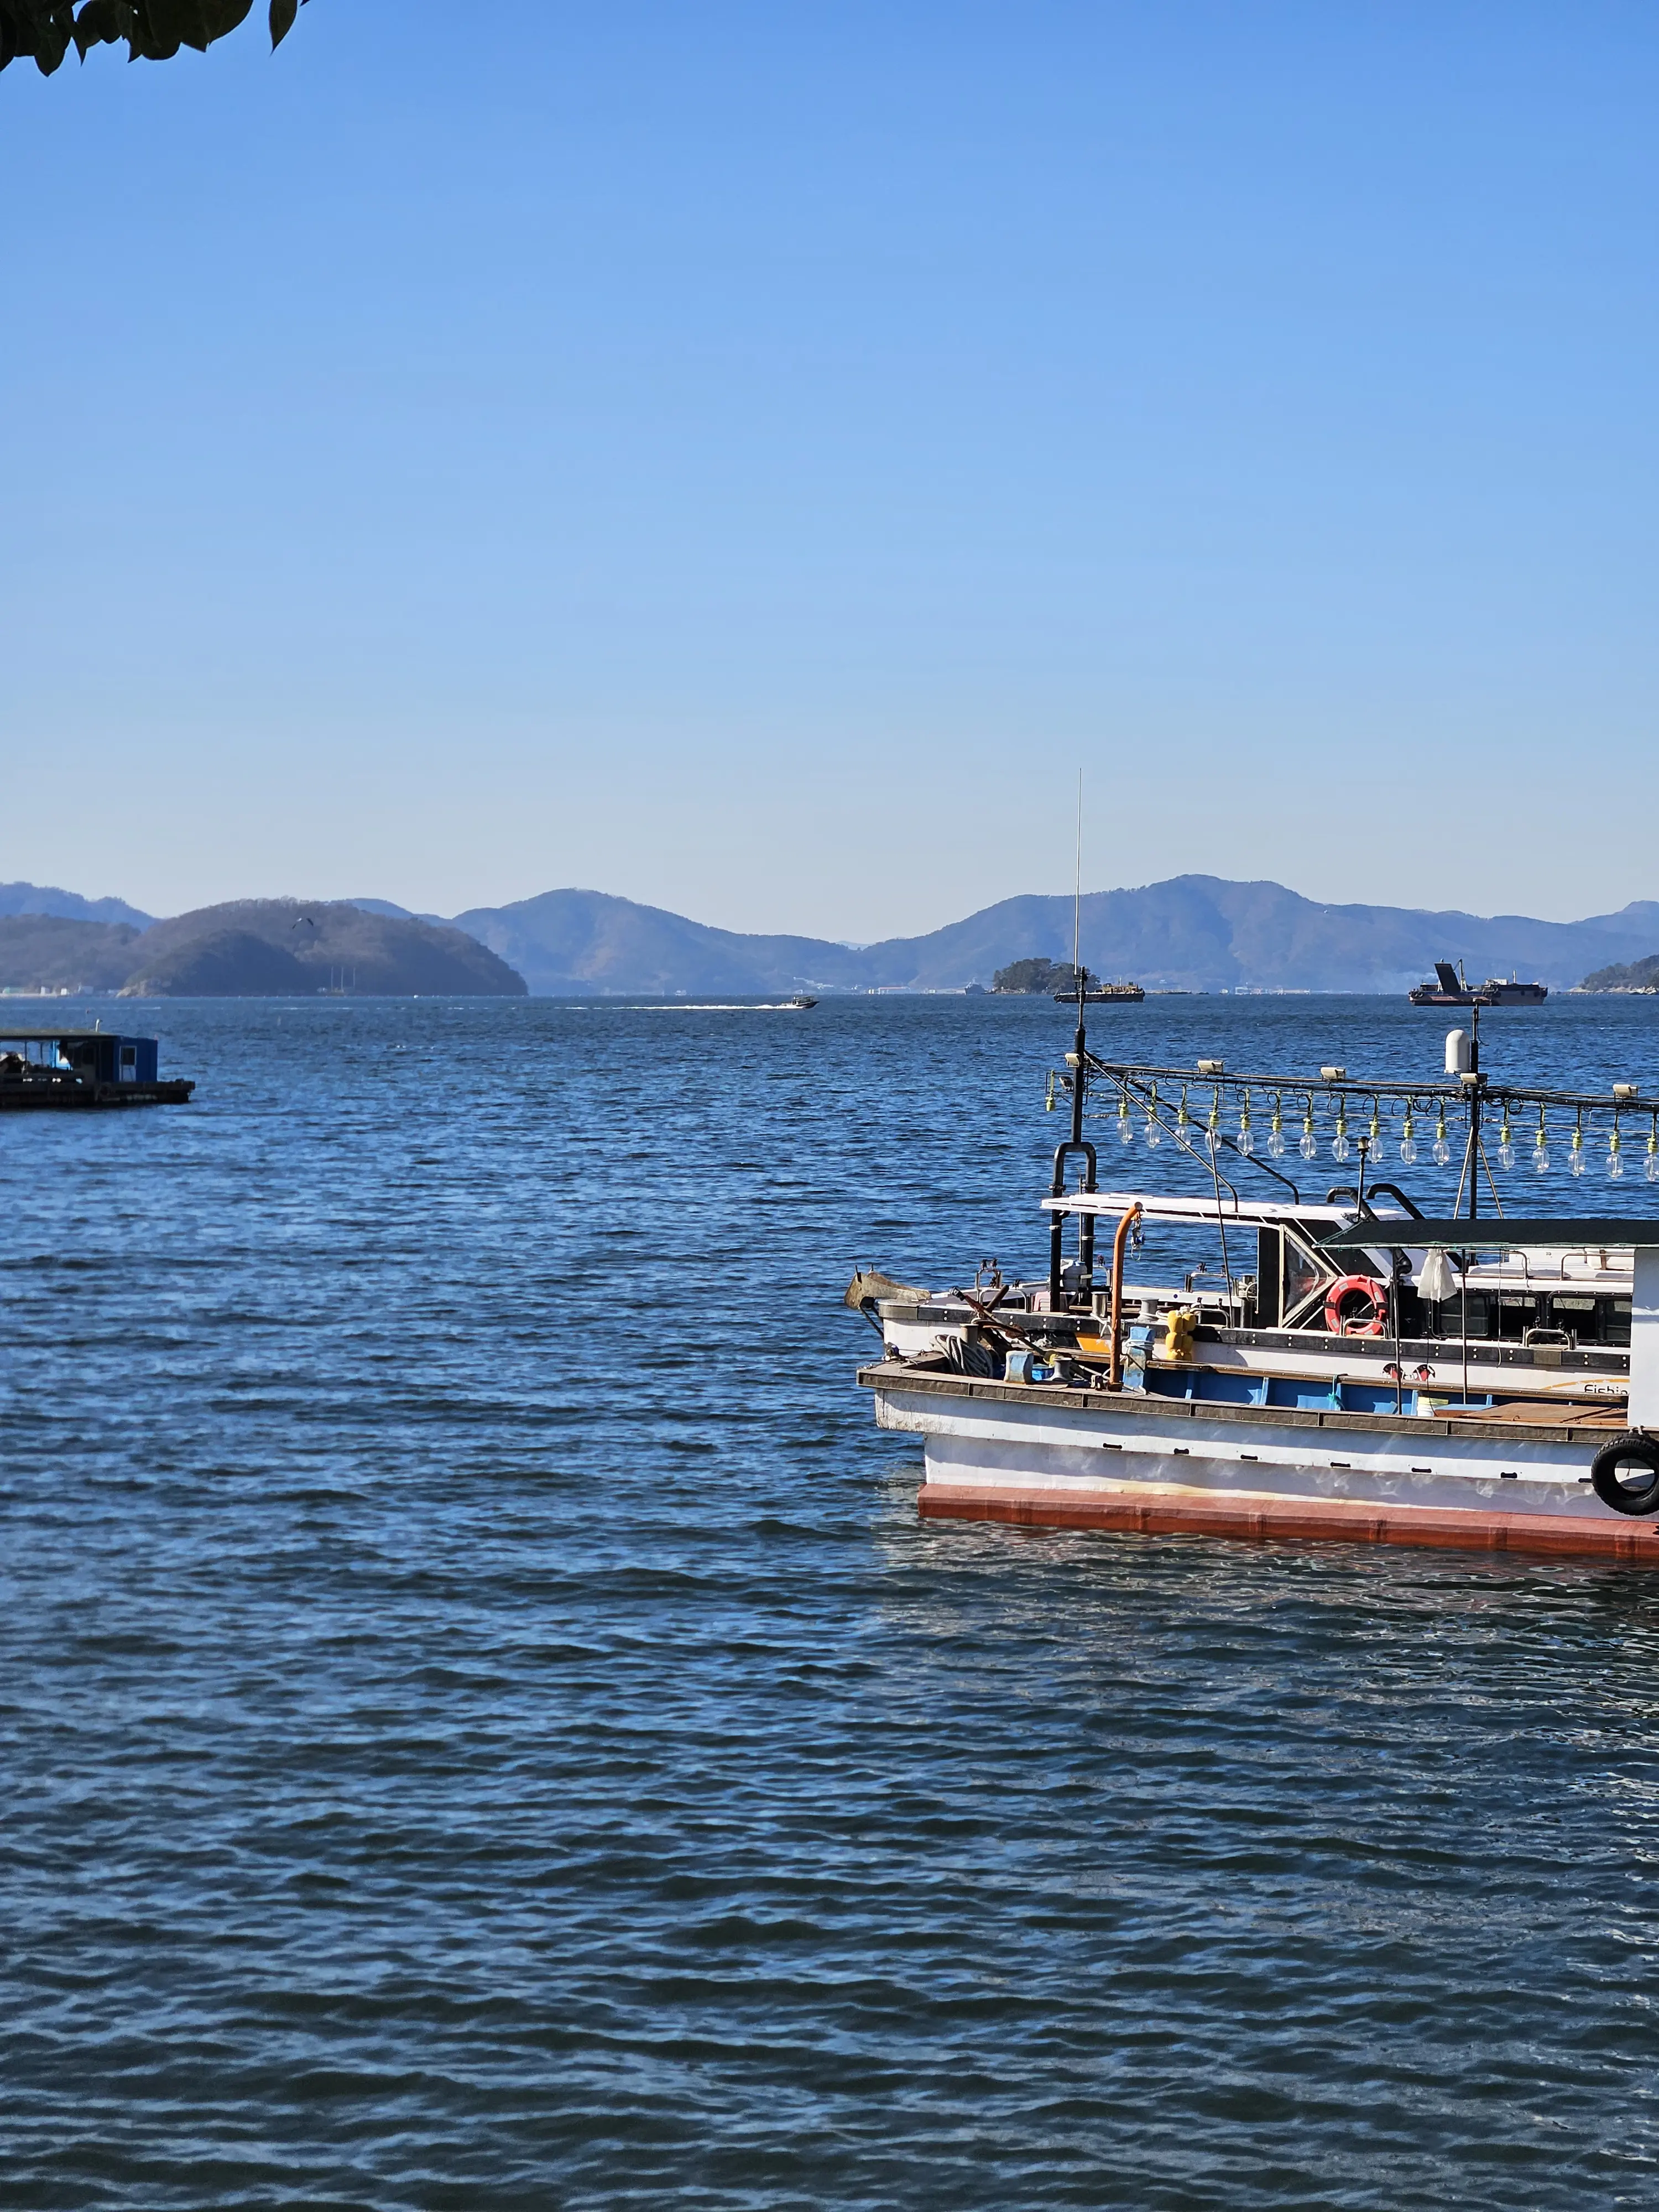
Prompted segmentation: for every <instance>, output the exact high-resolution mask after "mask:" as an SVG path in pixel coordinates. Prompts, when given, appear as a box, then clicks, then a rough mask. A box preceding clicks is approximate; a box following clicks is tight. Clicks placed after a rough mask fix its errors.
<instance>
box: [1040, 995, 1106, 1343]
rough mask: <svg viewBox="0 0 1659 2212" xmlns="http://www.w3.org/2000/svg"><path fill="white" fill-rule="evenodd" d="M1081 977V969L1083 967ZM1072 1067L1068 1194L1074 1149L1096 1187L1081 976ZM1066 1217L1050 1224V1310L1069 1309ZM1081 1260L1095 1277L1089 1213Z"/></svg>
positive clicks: (1083, 1224)
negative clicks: (1086, 1126) (1086, 1113)
mask: <svg viewBox="0 0 1659 2212" xmlns="http://www.w3.org/2000/svg"><path fill="white" fill-rule="evenodd" d="M1080 975H1081V971H1080V970H1079V977H1080ZM1066 1058H1067V1059H1068V1060H1069V1061H1070V1062H1071V1068H1072V1133H1071V1135H1070V1137H1069V1138H1068V1139H1066V1142H1065V1143H1064V1144H1063V1145H1056V1146H1055V1147H1054V1197H1056V1198H1064V1197H1065V1195H1066V1160H1067V1158H1069V1157H1070V1155H1071V1154H1072V1153H1073V1152H1081V1153H1082V1155H1083V1188H1084V1189H1085V1190H1086V1191H1092V1190H1093V1189H1094V1188H1096V1183H1095V1174H1096V1163H1095V1148H1094V1146H1092V1145H1091V1143H1090V1142H1089V1139H1087V1138H1086V1137H1085V1135H1084V1133H1083V1104H1084V1089H1085V1085H1086V1084H1087V1082H1088V1066H1089V1048H1088V1043H1087V1041H1086V1039H1085V1036H1084V1034H1083V985H1082V982H1081V981H1080V980H1079V983H1078V993H1077V1039H1076V1042H1075V1044H1074V1046H1073V1049H1072V1051H1071V1052H1069V1053H1068V1054H1066ZM1065 1221H1066V1217H1065V1215H1064V1214H1063V1213H1056V1214H1055V1215H1054V1218H1053V1220H1052V1221H1051V1222H1050V1224H1049V1227H1048V1310H1049V1312H1050V1313H1061V1312H1063V1311H1064V1310H1065V1305H1066V1291H1065V1285H1064V1282H1063V1281H1062V1277H1063V1275H1064V1273H1065V1268H1066V1254H1065V1247H1064V1245H1063V1243H1061V1237H1062V1235H1063V1232H1064V1228H1065ZM1078 1260H1079V1264H1080V1265H1081V1267H1082V1270H1083V1273H1085V1275H1086V1276H1088V1277H1089V1278H1090V1279H1091V1280H1092V1279H1093V1276H1094V1267H1095V1217H1094V1215H1093V1214H1092V1213H1086V1212H1085V1214H1084V1215H1083V1216H1082V1218H1081V1219H1080V1221H1079V1227H1078Z"/></svg>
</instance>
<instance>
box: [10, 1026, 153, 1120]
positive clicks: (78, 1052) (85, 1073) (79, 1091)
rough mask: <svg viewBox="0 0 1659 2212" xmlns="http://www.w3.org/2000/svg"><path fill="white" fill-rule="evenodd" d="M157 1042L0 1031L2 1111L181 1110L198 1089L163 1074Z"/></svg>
mask: <svg viewBox="0 0 1659 2212" xmlns="http://www.w3.org/2000/svg"><path fill="white" fill-rule="evenodd" d="M158 1060H159V1047H158V1045H157V1042H156V1040H155V1038H154V1037H137V1036H116V1035H115V1034H114V1033H113V1032H112V1031H111V1030H102V1029H96V1028H94V1029H90V1030H86V1029H77V1030H70V1029H55V1030H50V1029H46V1030H41V1029H29V1030H16V1029H14V1030H6V1029H0V1109H6V1108H11V1107H48V1108H49V1107H71V1108H72V1107H82V1106H181V1105H183V1104H184V1103H185V1101H186V1100H187V1099H188V1098H189V1097H190V1095H191V1091H194V1090H195V1088H196V1085H195V1084H194V1083H193V1082H191V1081H189V1080H188V1079H185V1078H183V1077H179V1076H168V1077H163V1076H161V1073H159V1068H158Z"/></svg>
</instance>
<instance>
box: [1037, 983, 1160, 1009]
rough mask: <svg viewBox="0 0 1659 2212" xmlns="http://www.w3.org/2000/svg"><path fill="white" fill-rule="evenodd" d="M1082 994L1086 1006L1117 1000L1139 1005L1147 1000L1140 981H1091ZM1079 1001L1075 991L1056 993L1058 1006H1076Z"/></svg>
mask: <svg viewBox="0 0 1659 2212" xmlns="http://www.w3.org/2000/svg"><path fill="white" fill-rule="evenodd" d="M1082 996H1083V1003H1084V1005H1085V1006H1111V1005H1113V1004H1114V1003H1117V1004H1119V1005H1122V1006H1139V1005H1141V1004H1142V1002H1143V1001H1144V1000H1145V999H1146V992H1145V991H1143V990H1142V988H1141V987H1140V985H1139V983H1091V984H1089V985H1088V986H1087V987H1085V990H1084V992H1083V994H1082ZM1077 1003H1078V994H1077V993H1076V992H1075V991H1056V992H1055V993H1054V1004H1055V1005H1056V1006H1076V1004H1077Z"/></svg>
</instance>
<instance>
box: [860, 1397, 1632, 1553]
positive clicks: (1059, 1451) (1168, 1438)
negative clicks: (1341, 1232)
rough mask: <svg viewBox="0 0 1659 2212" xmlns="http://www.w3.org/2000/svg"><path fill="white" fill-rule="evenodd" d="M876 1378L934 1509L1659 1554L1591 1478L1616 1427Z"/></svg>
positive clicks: (881, 1405) (882, 1410) (1054, 1522)
mask: <svg viewBox="0 0 1659 2212" xmlns="http://www.w3.org/2000/svg"><path fill="white" fill-rule="evenodd" d="M865 1379H866V1381H868V1382H871V1383H872V1384H873V1386H874V1387H875V1389H876V1400H877V1418H878V1421H879V1423H880V1425H882V1426H883V1427H884V1428H887V1429H893V1430H899V1431H905V1432H907V1433H909V1434H911V1435H915V1436H919V1437H921V1439H922V1441H923V1446H924V1449H925V1453H926V1457H927V1481H926V1484H925V1486H924V1487H923V1490H922V1492H921V1498H920V1504H921V1510H922V1511H923V1513H925V1514H928V1515H937V1516H956V1517H961V1518H966V1519H975V1520H1006V1521H1015V1522H1027V1523H1032V1524H1041V1525H1044V1526H1048V1527H1073V1528H1145V1529H1147V1530H1148V1531H1151V1532H1159V1531H1164V1530H1169V1531H1175V1530H1181V1529H1186V1530H1189V1531H1194V1532H1204V1533H1211V1534H1236V1535H1247V1536H1255V1537H1262V1536H1277V1535H1283V1536H1293V1537H1297V1538H1304V1537H1310V1536H1313V1537H1318V1536H1322V1537H1327V1538H1335V1539H1338V1540H1340V1541H1356V1540H1358V1541H1373V1542H1378V1541H1381V1542H1395V1543H1411V1544H1449V1545H1453V1546H1456V1547H1477V1548H1481V1549H1511V1550H1531V1551H1540V1552H1546V1553H1560V1552H1567V1553H1586V1554H1589V1555H1595V1556H1601V1557H1607V1558H1618V1559H1644V1560H1645V1559H1651V1560H1652V1561H1653V1563H1654V1564H1655V1565H1659V1521H1648V1520H1638V1519H1634V1518H1632V1517H1631V1516H1626V1515H1623V1514H1620V1513H1616V1512H1614V1511H1613V1510H1612V1509H1611V1508H1610V1507H1609V1506H1607V1505H1606V1504H1603V1503H1602V1501H1601V1499H1600V1498H1598V1497H1597V1496H1596V1494H1595V1491H1594V1489H1593V1488H1592V1487H1591V1486H1590V1481H1589V1467H1590V1462H1591V1460H1592V1459H1593V1458H1594V1456H1595V1452H1596V1450H1597V1449H1598V1448H1599V1446H1601V1444H1603V1443H1607V1441H1608V1437H1609V1434H1610V1433H1611V1432H1610V1431H1608V1430H1607V1429H1606V1428H1580V1429H1575V1428H1540V1427H1533V1426H1523V1425H1515V1424H1501V1423H1497V1422H1483V1421H1469V1422H1462V1421H1457V1420H1451V1419H1421V1420H1411V1419H1405V1420H1401V1419H1398V1418H1396V1417H1393V1416H1389V1417H1386V1418H1385V1417H1382V1416H1355V1415H1352V1414H1348V1413H1334V1412H1333V1413H1316V1412H1296V1413H1279V1412H1275V1411H1273V1409H1269V1408H1266V1407H1260V1408H1258V1407H1225V1406H1223V1407H1206V1406H1204V1405H1201V1404H1200V1405H1196V1406H1194V1405H1190V1404H1188V1403H1186V1402H1184V1401H1158V1400H1149V1399H1147V1398H1146V1397H1144V1396H1140V1395H1138V1394H1123V1395H1114V1396H1109V1395H1106V1394H1105V1393H1103V1392H1091V1391H1073V1390H1063V1389H1054V1388H1052V1387H1046V1386H1042V1385H1038V1386H1022V1385H1014V1384H1006V1383H982V1382H976V1381H969V1380H967V1379H965V1378H961V1377H957V1376H940V1375H934V1374H927V1375H920V1376H919V1375H915V1374H914V1373H912V1374H909V1375H908V1376H907V1374H906V1373H905V1371H904V1370H896V1369H895V1368H894V1367H892V1366H890V1365H885V1364H884V1366H883V1367H881V1368H877V1369H870V1370H866V1377H865Z"/></svg>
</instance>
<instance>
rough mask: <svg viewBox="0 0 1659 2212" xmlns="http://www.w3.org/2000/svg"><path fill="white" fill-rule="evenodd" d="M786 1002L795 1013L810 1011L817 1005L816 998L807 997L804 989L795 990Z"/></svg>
mask: <svg viewBox="0 0 1659 2212" xmlns="http://www.w3.org/2000/svg"><path fill="white" fill-rule="evenodd" d="M787 1004H788V1006H790V1007H791V1008H792V1009H793V1011H794V1012H797V1013H802V1014H805V1013H810V1012H811V1010H812V1008H813V1007H814V1006H817V1000H816V999H809V998H808V997H807V995H806V994H805V991H797V992H796V994H795V995H794V997H793V999H791V1000H787Z"/></svg>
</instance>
